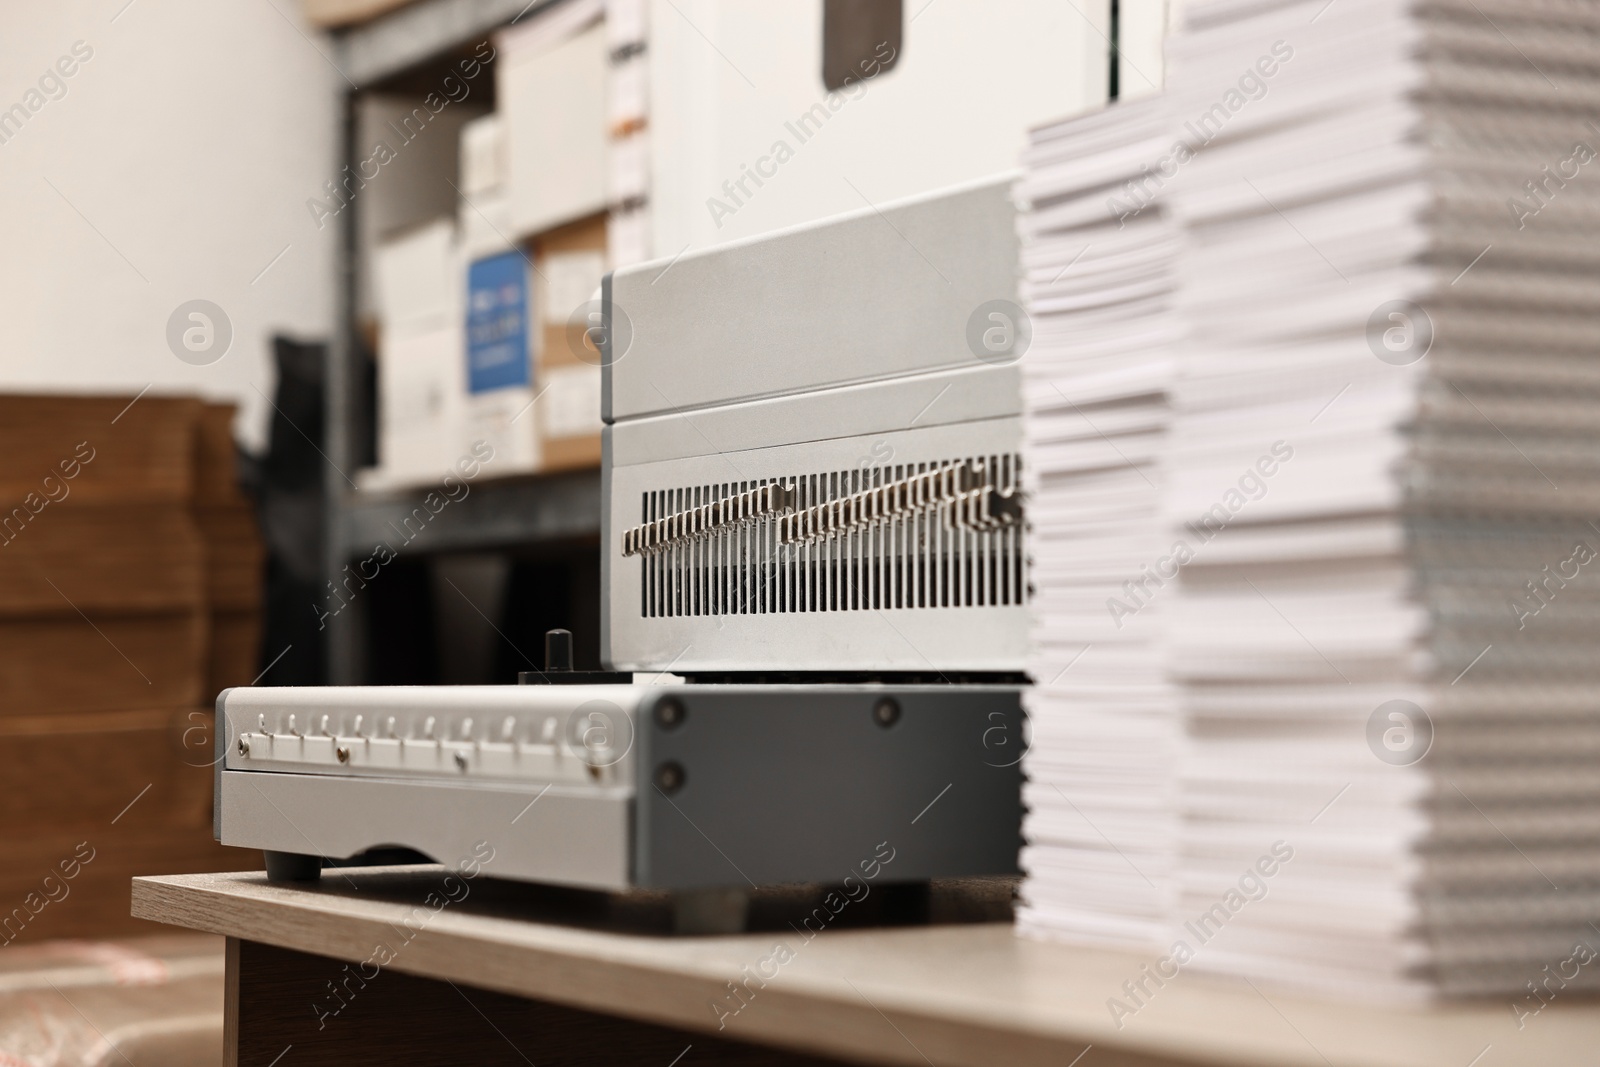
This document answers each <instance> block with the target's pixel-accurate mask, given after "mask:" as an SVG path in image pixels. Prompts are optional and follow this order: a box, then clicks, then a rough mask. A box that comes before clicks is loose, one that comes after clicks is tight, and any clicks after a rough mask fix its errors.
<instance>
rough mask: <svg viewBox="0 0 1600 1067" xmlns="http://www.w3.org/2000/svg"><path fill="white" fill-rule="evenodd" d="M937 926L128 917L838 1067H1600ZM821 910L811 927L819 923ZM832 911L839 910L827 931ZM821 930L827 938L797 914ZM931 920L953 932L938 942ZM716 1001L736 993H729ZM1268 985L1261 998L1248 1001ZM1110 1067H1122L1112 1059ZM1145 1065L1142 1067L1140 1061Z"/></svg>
mask: <svg viewBox="0 0 1600 1067" xmlns="http://www.w3.org/2000/svg"><path fill="white" fill-rule="evenodd" d="M940 892H941V893H944V894H945V896H943V897H940V898H937V899H936V901H935V905H934V909H933V910H934V916H933V917H934V920H935V924H933V925H922V926H899V927H883V926H868V925H862V923H861V922H856V923H855V928H851V927H852V919H851V915H852V911H854V913H855V914H856V918H857V920H862V921H867V920H870V919H871V915H870V910H869V906H868V904H867V902H866V901H862V902H860V903H854V902H842V901H841V899H840V898H834V899H833V900H832V901H827V900H823V899H822V898H821V897H814V898H813V897H807V896H804V895H797V894H803V893H804V891H792V892H791V893H790V894H789V895H788V896H784V895H782V894H778V895H777V896H774V897H771V898H770V899H764V898H763V897H758V898H757V903H756V905H755V907H754V909H753V915H752V925H753V926H755V927H757V928H758V929H757V931H756V932H751V933H746V934H741V935H737V936H720V937H674V936H671V935H668V934H667V933H665V932H664V931H665V930H666V928H667V920H666V918H665V916H666V914H667V912H666V903H665V901H664V899H662V898H660V897H659V896H653V895H650V894H633V895H630V896H628V897H609V898H608V897H605V896H602V895H599V894H583V893H577V892H574V891H565V890H554V889H550V888H547V887H535V886H527V885H520V884H516V883H510V882H501V881H495V880H491V879H484V878H480V879H477V880H472V881H466V880H462V879H460V878H459V877H457V878H455V880H454V881H446V880H445V875H444V874H443V873H442V871H441V870H440V869H439V868H426V867H423V868H366V869H360V870H346V871H344V872H333V871H328V872H325V873H324V876H323V879H322V881H321V883H320V884H311V885H307V886H298V887H296V886H285V885H272V884H269V883H268V882H267V881H266V878H265V875H263V874H248V873H247V874H194V875H174V876H167V877H149V878H136V879H134V883H133V914H134V915H135V916H136V917H138V918H141V919H152V920H155V921H157V922H163V923H169V924H172V925H174V926H180V927H186V928H188V929H192V930H202V931H207V932H210V933H217V934H226V935H228V936H232V937H237V938H242V939H245V940H251V941H260V942H264V943H267V944H271V945H276V946H279V947H281V948H288V949H294V950H297V951H301V952H309V953H314V954H318V955H322V956H329V957H333V958H336V959H342V960H346V961H349V962H359V961H368V960H371V961H373V962H374V963H377V964H381V965H386V966H392V967H394V968H395V969H396V970H399V971H403V972H406V973H409V974H415V975H420V976H423V977H428V978H436V979H449V980H451V981H455V982H459V983H463V984H469V985H472V986H477V987H479V988H483V989H490V990H496V991H500V992H505V993H511V994H516V995H520V996H525V997H531V998H535V999H539V1000H544V1001H550V1002H554V1003H558V1004H564V1005H568V1006H572V1007H578V1008H584V1009H588V1010H591V1011H597V1012H603V1013H607V1014H612V1015H619V1016H624V1017H628V1018H633V1019H639V1020H643V1021H647V1022H654V1023H660V1024H664V1025H669V1026H677V1027H682V1028H685V1029H691V1030H698V1031H704V1032H709V1033H720V1035H721V1036H723V1037H728V1038H734V1039H737V1040H745V1041H754V1042H759V1043H764V1044H773V1045H780V1046H784V1047H789V1048H793V1049H798V1050H805V1051H810V1052H814V1053H817V1054H821V1055H828V1056H835V1057H839V1058H842V1059H852V1060H863V1061H871V1062H883V1063H904V1064H938V1065H939V1067H946V1065H950V1064H989V1063H1008V1064H1035V1063H1036V1064H1041V1065H1042V1064H1051V1065H1053V1067H1066V1065H1068V1064H1071V1063H1073V1062H1074V1060H1075V1057H1077V1056H1078V1055H1079V1054H1080V1053H1082V1052H1083V1051H1084V1049H1085V1048H1086V1046H1090V1045H1093V1046H1094V1047H1095V1049H1096V1054H1095V1055H1094V1056H1093V1057H1090V1058H1089V1059H1087V1060H1086V1061H1085V1063H1086V1065H1087V1064H1109V1063H1113V1062H1115V1063H1126V1064H1137V1063H1150V1062H1152V1061H1155V1062H1171V1061H1176V1062H1180V1063H1196V1064H1201V1063H1214V1064H1274V1065H1285V1064H1293V1065H1305V1067H1345V1065H1350V1067H1435V1065H1436V1067H1505V1065H1511V1064H1539V1065H1541V1067H1555V1065H1560V1064H1569V1063H1570V1064H1577V1063H1585V1064H1587V1063H1592V1062H1594V1057H1595V1055H1596V1050H1597V1049H1600V1003H1597V1002H1596V1001H1595V1000H1593V999H1588V998H1581V997H1578V996H1572V997H1570V998H1558V1000H1557V1001H1556V1002H1554V1003H1552V1004H1551V1005H1549V1006H1548V1007H1546V1008H1545V1009H1544V1010H1543V1011H1542V1012H1540V1013H1539V1014H1538V1015H1537V1016H1533V1017H1530V1018H1526V1019H1524V1020H1523V1023H1524V1025H1523V1028H1522V1029H1521V1030H1520V1031H1519V1029H1518V1027H1517V1021H1516V1019H1515V1016H1514V1014H1513V1012H1512V1010H1511V1008H1510V1004H1509V1001H1508V1000H1495V1001H1478V1002H1471V1003H1466V1004H1454V1005H1449V1006H1445V1007H1435V1008H1410V1009H1406V1008H1393V1007H1384V1006H1376V1005H1370V1004H1352V1003H1339V1002H1331V1001H1325V1000H1318V999H1314V998H1311V997H1307V996H1305V995H1302V994H1296V993H1290V992H1285V991H1280V990H1277V989H1274V988H1272V987H1270V986H1259V988H1258V987H1257V986H1252V985H1251V984H1249V983H1244V982H1234V981H1229V980H1225V979H1217V978H1212V977H1209V976H1206V975H1201V974H1191V973H1187V972H1185V973H1183V974H1180V975H1179V977H1178V978H1176V979H1174V980H1172V981H1170V982H1168V983H1167V985H1166V986H1164V987H1163V988H1161V989H1160V990H1159V991H1157V992H1156V994H1155V995H1154V996H1153V997H1151V998H1150V1000H1149V1002H1148V1003H1147V1004H1146V1005H1145V1006H1144V1007H1143V1008H1142V1009H1141V1010H1140V1011H1139V1012H1138V1013H1137V1014H1136V1015H1134V1016H1132V1017H1128V1018H1124V1019H1122V1021H1121V1022H1122V1025H1121V1026H1120V1027H1119V1026H1118V1025H1117V1023H1116V1022H1115V1021H1114V1020H1113V1019H1112V1016H1111V1013H1110V1011H1109V1010H1108V1007H1107V1000H1108V998H1110V997H1112V996H1121V995H1122V993H1121V987H1122V984H1123V982H1124V981H1125V980H1127V979H1130V978H1135V977H1137V976H1138V974H1139V969H1140V967H1141V965H1143V964H1145V963H1148V962H1149V960H1148V959H1147V958H1145V957H1142V956H1138V955H1134V954H1129V953H1123V952H1111V951H1102V950H1093V949H1086V948H1078V947H1070V946H1063V945H1054V944H1044V943H1039V942H1034V941H1029V940H1024V939H1020V938H1018V937H1016V936H1015V935H1014V933H1013V930H1012V928H1011V926H1010V925H1009V924H1008V923H1005V922H995V921H971V920H974V919H982V918H984V917H985V916H987V915H993V914H995V913H996V894H997V892H998V893H999V896H1000V898H1001V899H1000V909H999V913H1001V914H1003V913H1004V908H1005V906H1006V903H1005V902H1006V900H1007V899H1008V897H1009V886H1006V885H1004V884H999V885H998V889H997V887H996V884H994V883H990V884H989V885H987V886H985V885H983V884H977V885H976V888H974V885H973V884H965V885H961V886H958V887H956V889H954V890H946V889H944V888H941V890H940ZM813 905H815V906H816V907H821V908H823V911H822V912H820V913H816V912H814V911H813ZM830 907H838V908H839V911H838V913H837V916H836V917H832V913H831V912H830V910H829V909H830ZM814 914H821V915H828V916H830V921H829V922H828V924H827V928H826V929H823V930H822V932H821V933H815V934H810V936H808V932H809V931H810V930H813V929H815V928H816V927H818V926H821V925H823V924H822V921H821V920H820V919H817V918H813V919H812V922H811V923H810V924H809V925H801V923H802V920H803V919H804V918H805V917H806V916H807V915H814ZM941 919H953V920H965V921H947V922H940V920H941ZM729 983H737V984H738V985H739V992H740V995H738V996H736V995H735V994H734V993H733V992H731V991H730V990H731V989H732V987H731V986H730V985H729ZM1258 985H1259V984H1258ZM1114 1054H1115V1055H1114ZM1146 1057H1148V1059H1146Z"/></svg>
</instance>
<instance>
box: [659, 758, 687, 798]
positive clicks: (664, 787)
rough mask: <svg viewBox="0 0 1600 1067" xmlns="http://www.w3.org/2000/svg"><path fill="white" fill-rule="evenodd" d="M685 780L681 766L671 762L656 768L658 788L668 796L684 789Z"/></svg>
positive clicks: (685, 776)
mask: <svg viewBox="0 0 1600 1067" xmlns="http://www.w3.org/2000/svg"><path fill="white" fill-rule="evenodd" d="M685 778H687V775H685V774H684V772H683V767H682V766H681V765H680V764H677V763H670V762H669V763H663V764H662V765H661V766H659V767H657V768H656V788H657V789H659V790H661V791H662V792H663V793H666V794H667V795H668V796H671V795H672V794H673V793H676V792H677V791H678V790H680V789H682V788H683V783H684V780H685Z"/></svg>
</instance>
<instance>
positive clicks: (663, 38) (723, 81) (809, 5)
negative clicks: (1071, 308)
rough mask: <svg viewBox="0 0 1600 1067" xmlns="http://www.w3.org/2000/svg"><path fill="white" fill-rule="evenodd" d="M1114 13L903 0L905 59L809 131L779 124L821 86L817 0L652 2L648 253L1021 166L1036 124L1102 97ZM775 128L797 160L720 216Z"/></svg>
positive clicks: (1102, 0)
mask: <svg viewBox="0 0 1600 1067" xmlns="http://www.w3.org/2000/svg"><path fill="white" fill-rule="evenodd" d="M1109 14H1110V5H1109V2H1108V0H1074V2H1062V0H906V2H905V29H904V40H903V45H902V48H901V50H900V54H899V58H898V62H897V64H896V66H895V67H894V68H893V69H891V70H889V71H887V72H885V73H883V74H880V75H879V76H878V77H877V78H875V79H873V80H871V81H868V82H866V83H865V85H864V86H863V87H860V88H855V89H852V90H850V91H847V92H846V93H844V94H841V95H842V99H841V98H839V97H836V98H835V99H834V101H833V102H834V104H835V105H836V110H833V111H832V112H831V114H830V115H829V117H828V118H827V120H826V121H825V122H824V123H822V124H821V128H820V129H819V130H817V131H816V132H815V133H812V134H811V135H810V136H809V137H808V138H807V139H806V140H805V141H804V143H801V141H800V139H799V138H798V137H797V136H796V135H795V134H794V132H792V131H791V130H790V129H789V128H788V127H787V126H786V123H794V122H796V121H797V119H798V118H799V116H801V115H802V114H804V113H805V112H806V111H807V110H808V109H810V108H812V107H813V106H814V105H816V104H818V103H819V102H821V103H825V102H826V100H827V97H828V94H827V93H826V92H825V90H824V88H823V85H822V74H821V70H822V3H821V0H783V2H774V0H670V2H668V0H655V2H653V3H652V5H651V9H650V19H651V25H650V64H651V70H650V78H651V101H650V108H651V115H650V128H651V139H652V147H653V150H654V157H655V163H654V173H653V189H652V191H651V210H652V212H653V219H652V224H653V229H654V243H655V248H654V250H653V251H654V254H655V255H656V256H657V257H670V256H673V255H676V254H677V253H678V252H679V251H680V249H682V248H683V247H684V246H685V245H688V246H691V247H694V248H704V247H707V246H709V245H713V244H717V243H721V242H723V241H728V240H732V239H734V238H739V237H745V236H749V235H752V234H757V233H763V232H767V231H770V230H773V229H777V228H779V227H783V226H788V225H792V224H795V223H798V222H804V221H807V220H810V219H815V218H821V217H824V216H827V215H833V214H838V213H840V212H843V211H854V210H858V209H860V208H862V207H863V206H865V204H866V203H867V202H871V203H873V204H878V203H882V202H883V201H885V200H891V199H896V198H900V197H905V196H910V195H913V194H915V193H920V192H925V191H928V190H931V189H937V188H941V187H943V186H947V185H953V184H955V183H958V182H964V181H967V180H970V179H973V178H979V177H983V176H985V175H989V174H995V173H998V172H1000V171H1005V170H1010V169H1012V168H1014V167H1016V166H1018V163H1019V159H1018V155H1019V153H1020V151H1021V149H1022V147H1023V144H1024V143H1025V139H1026V138H1025V135H1026V130H1027V129H1028V127H1030V126H1033V125H1037V124H1039V123H1041V122H1046V121H1050V120H1053V119H1057V118H1061V117H1063V116H1066V115H1070V114H1073V113H1076V112H1080V111H1084V110H1087V109H1089V108H1091V107H1096V106H1099V105H1100V104H1102V103H1103V102H1104V100H1105V95H1106V86H1107V83H1108V70H1109V68H1108V47H1107V45H1106V41H1105V37H1104V34H1105V33H1106V31H1107V23H1108V20H1109ZM852 92H853V93H855V94H856V95H855V98H853V99H852V98H851V95H850V94H851V93H852ZM778 141H785V142H787V144H788V145H789V147H790V148H791V149H792V150H793V156H792V158H790V159H788V161H787V162H784V163H782V164H781V165H776V164H775V163H767V164H765V169H767V170H768V171H769V172H770V171H772V170H774V169H775V170H776V174H775V175H774V176H771V177H768V178H766V179H764V182H765V184H763V185H762V186H761V187H760V188H756V187H755V186H754V184H753V183H751V182H747V184H746V186H745V188H746V190H748V191H750V193H751V195H749V196H748V197H743V196H741V199H742V200H743V203H742V204H738V205H733V206H735V211H734V212H733V213H732V214H721V213H720V212H719V213H718V214H719V215H720V217H719V218H713V211H712V209H711V208H710V207H708V204H707V201H708V200H710V199H711V198H713V197H715V198H720V199H722V200H723V201H724V202H725V203H730V204H731V201H730V200H729V198H728V197H727V194H726V193H725V192H724V190H723V182H725V181H736V180H737V179H738V178H739V177H740V175H741V173H742V172H743V168H744V167H745V166H750V167H754V166H756V165H757V163H758V162H759V160H760V159H761V158H762V157H763V156H768V155H770V154H771V150H772V147H773V145H774V144H775V142H778ZM719 222H720V225H719Z"/></svg>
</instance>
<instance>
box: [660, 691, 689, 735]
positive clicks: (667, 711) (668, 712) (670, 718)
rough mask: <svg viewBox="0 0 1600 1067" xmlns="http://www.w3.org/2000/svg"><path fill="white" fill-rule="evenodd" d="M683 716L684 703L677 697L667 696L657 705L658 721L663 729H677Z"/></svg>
mask: <svg viewBox="0 0 1600 1067" xmlns="http://www.w3.org/2000/svg"><path fill="white" fill-rule="evenodd" d="M683 716H684V710H683V704H682V703H681V702H680V701H679V700H678V699H677V698H676V697H667V698H665V699H664V700H662V701H661V702H660V703H658V704H657V705H656V722H657V723H659V724H660V726H661V728H662V729H663V730H673V729H676V728H677V727H678V726H679V725H680V724H681V723H682V722H683Z"/></svg>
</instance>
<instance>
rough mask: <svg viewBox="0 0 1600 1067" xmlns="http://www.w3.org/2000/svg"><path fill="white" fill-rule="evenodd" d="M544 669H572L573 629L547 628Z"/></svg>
mask: <svg viewBox="0 0 1600 1067" xmlns="http://www.w3.org/2000/svg"><path fill="white" fill-rule="evenodd" d="M544 669H545V670H547V671H570V670H572V631H571V630H546V631H545V634H544Z"/></svg>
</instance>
